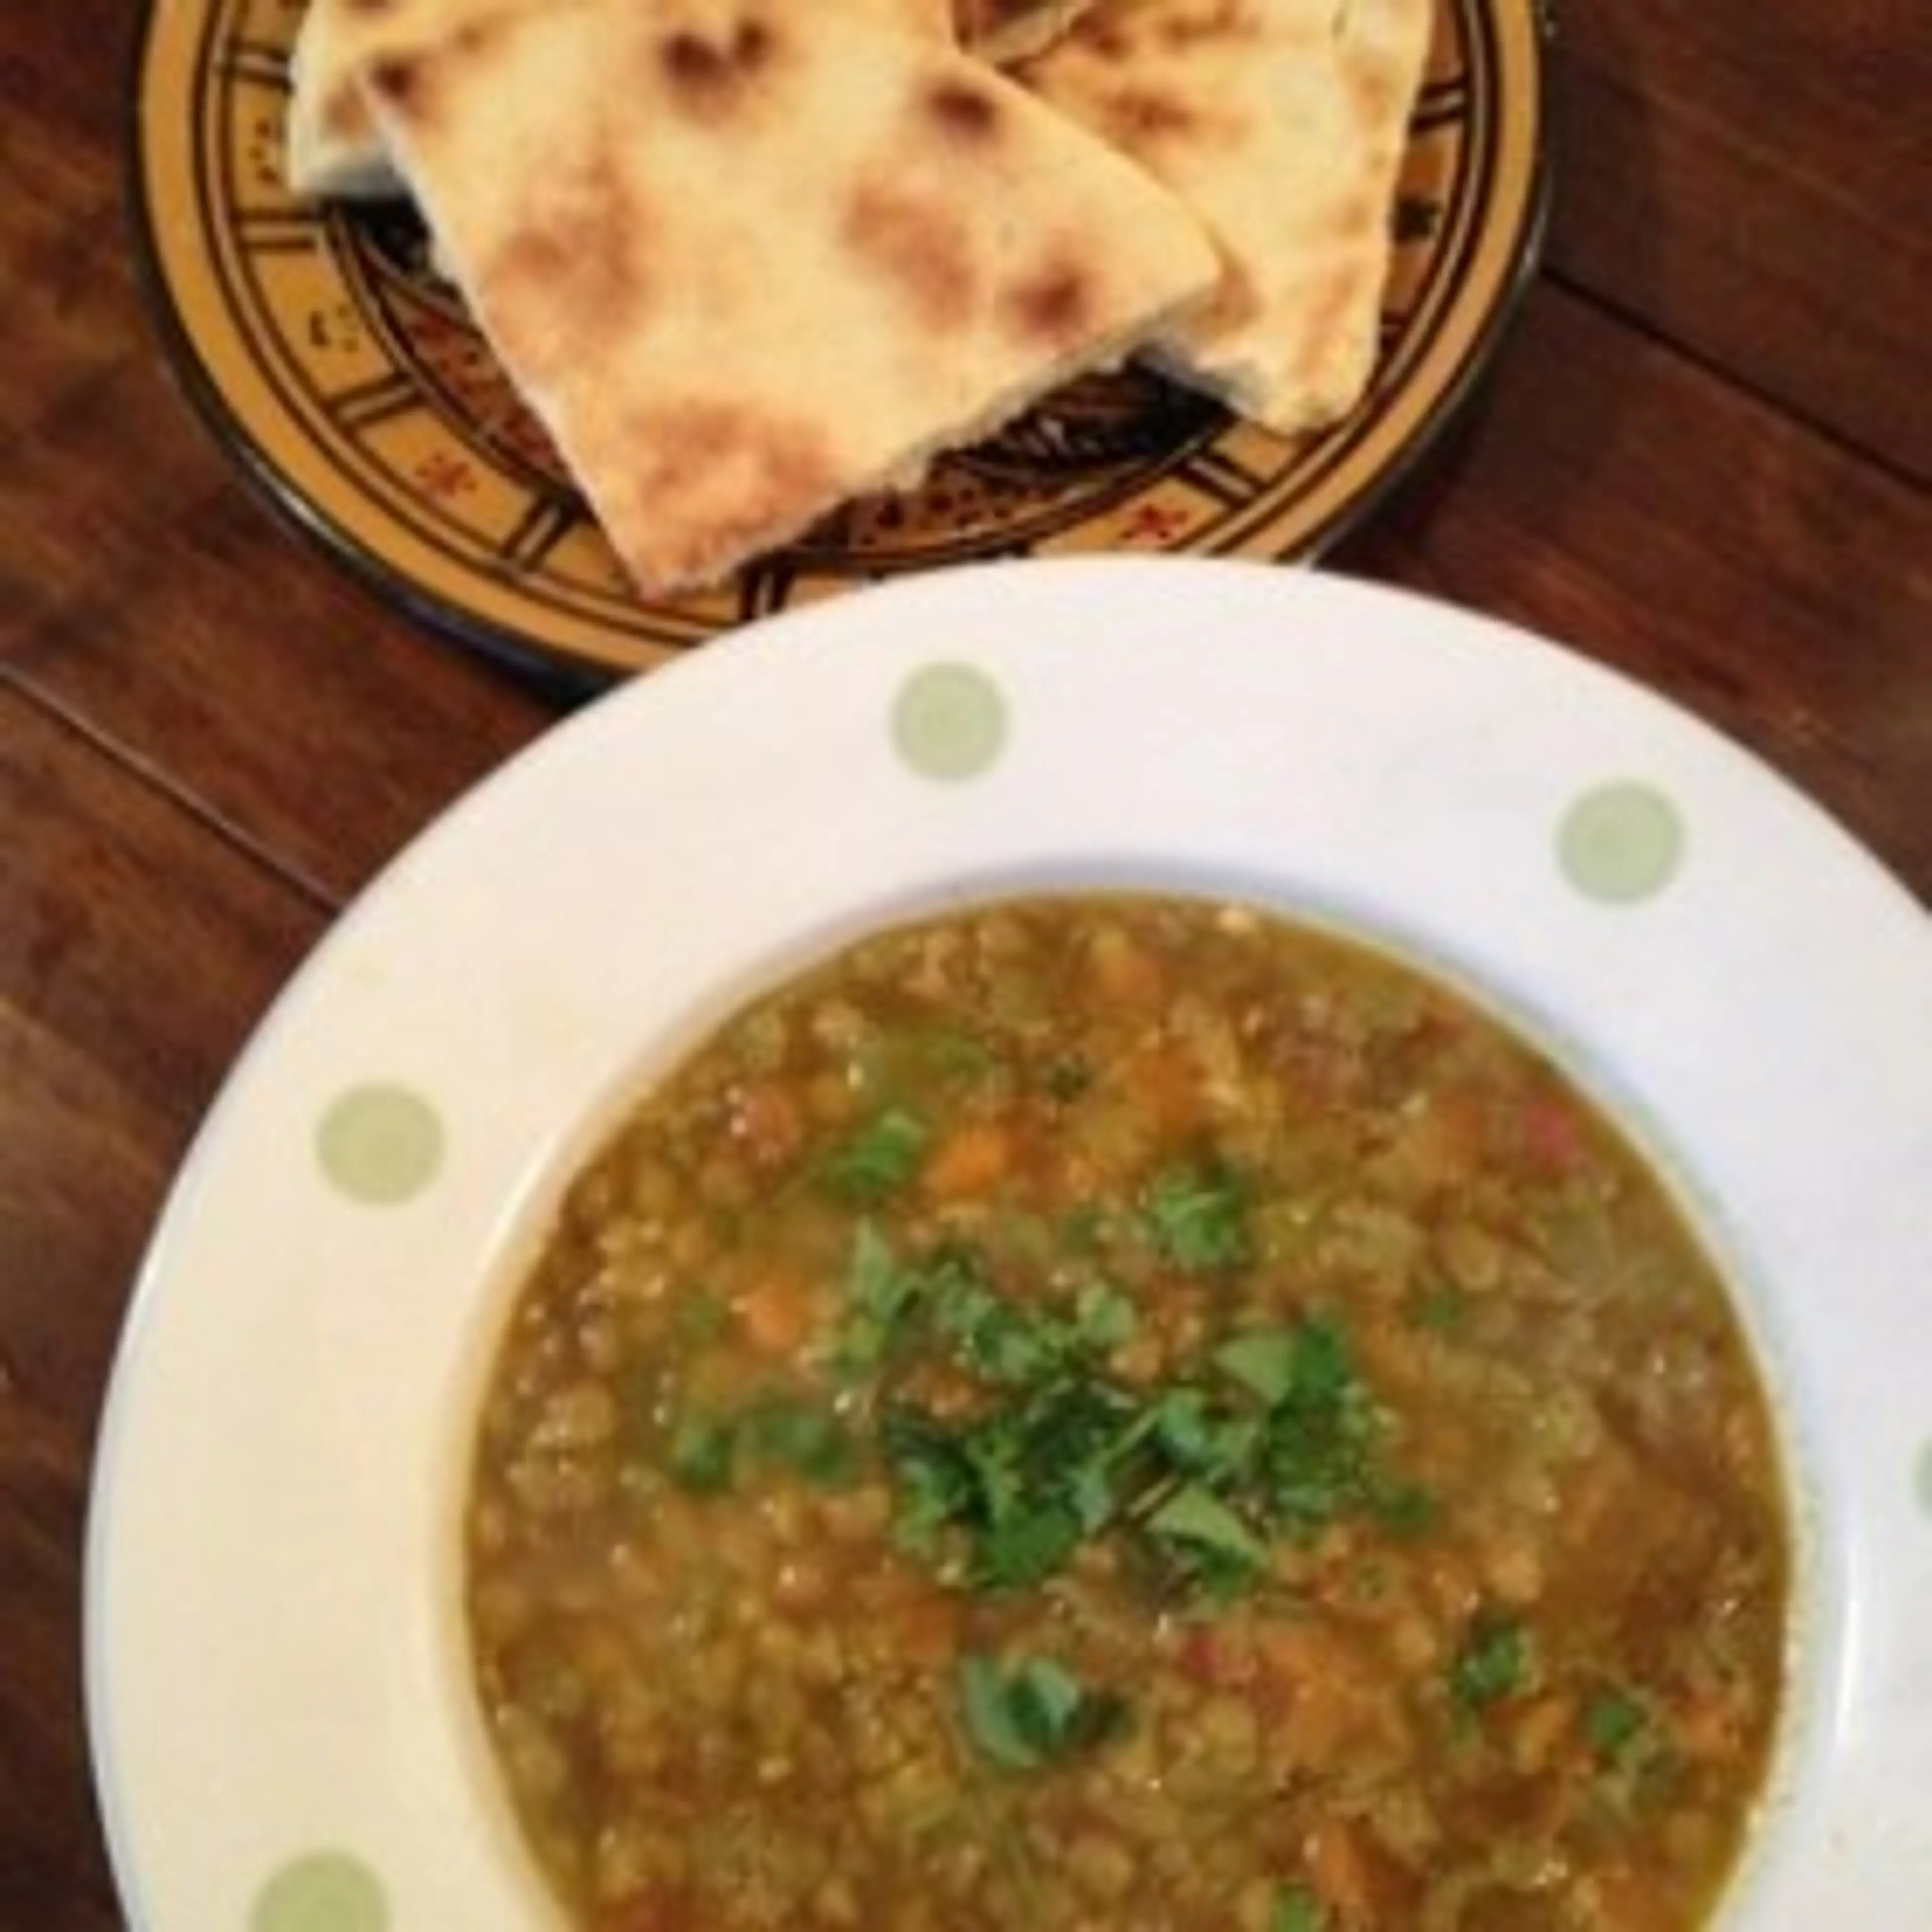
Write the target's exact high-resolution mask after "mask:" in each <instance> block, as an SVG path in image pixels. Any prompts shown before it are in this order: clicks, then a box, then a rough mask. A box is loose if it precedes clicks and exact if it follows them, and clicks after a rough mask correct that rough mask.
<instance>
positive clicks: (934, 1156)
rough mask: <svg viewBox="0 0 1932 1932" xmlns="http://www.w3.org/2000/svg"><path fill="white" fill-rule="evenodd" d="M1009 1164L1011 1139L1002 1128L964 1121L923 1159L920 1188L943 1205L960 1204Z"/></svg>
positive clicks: (989, 1184)
mask: <svg viewBox="0 0 1932 1932" xmlns="http://www.w3.org/2000/svg"><path fill="white" fill-rule="evenodd" d="M1012 1166H1013V1136H1012V1135H1011V1134H1010V1133H1008V1132H1007V1130H1006V1129H1005V1128H1004V1127H1001V1126H999V1125H998V1124H997V1123H995V1122H994V1121H967V1122H966V1123H965V1124H964V1125H963V1126H962V1127H956V1128H955V1129H954V1130H953V1132H952V1133H950V1134H948V1135H947V1137H946V1138H945V1139H944V1140H943V1141H941V1142H940V1143H939V1145H938V1146H937V1147H936V1148H934V1149H933V1151H932V1153H931V1154H929V1156H928V1157H927V1158H926V1165H925V1166H924V1167H923V1168H922V1169H921V1170H920V1172H919V1184H920V1186H921V1187H923V1188H924V1189H925V1190H926V1192H927V1193H929V1194H932V1195H936V1196H938V1197H939V1199H941V1200H943V1201H957V1200H962V1199H965V1198H966V1197H968V1196H971V1195H974V1194H980V1193H984V1192H985V1190H986V1189H988V1188H989V1187H992V1185H993V1184H994V1183H995V1182H996V1181H999V1180H1000V1179H1001V1178H1003V1177H1004V1175H1006V1174H1007V1173H1008V1172H1010V1170H1011V1169H1012Z"/></svg>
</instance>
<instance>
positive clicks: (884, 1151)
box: [819, 1107, 931, 1208]
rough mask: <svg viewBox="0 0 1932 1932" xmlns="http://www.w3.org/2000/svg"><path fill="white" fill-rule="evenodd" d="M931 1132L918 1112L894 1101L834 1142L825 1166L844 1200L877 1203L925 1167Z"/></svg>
mask: <svg viewBox="0 0 1932 1932" xmlns="http://www.w3.org/2000/svg"><path fill="white" fill-rule="evenodd" d="M930 1138H931V1136H930V1135H929V1133H928V1130H927V1128H926V1123H925V1122H924V1121H922V1120H920V1119H919V1117H918V1116H917V1115H915V1114H910V1113H908V1112H907V1111H906V1110H905V1109H904V1108H903V1107H888V1108H886V1109H885V1110H884V1111H883V1112H881V1113H877V1114H874V1115H873V1116H872V1118H871V1119H870V1120H869V1121H866V1122H865V1124H864V1125H863V1126H862V1127H859V1128H858V1129H857V1130H856V1131H855V1132H853V1133H852V1134H850V1136H847V1139H845V1140H844V1142H841V1144H840V1145H838V1147H837V1148H834V1149H833V1150H832V1152H831V1153H830V1154H829V1155H827V1156H826V1159H825V1160H824V1163H823V1165H822V1166H821V1167H820V1170H819V1172H820V1177H821V1178H822V1179H823V1181H824V1184H825V1185H826V1187H829V1189H830V1190H832V1193H834V1194H835V1195H837V1196H838V1198H839V1199H840V1200H841V1201H844V1202H847V1203H848V1204H849V1205H851V1206H853V1207H856V1208H869V1207H874V1206H876V1205H877V1204H878V1203H879V1202H881V1201H883V1200H886V1199H889V1197H890V1196H892V1195H894V1194H895V1193H898V1190H900V1189H901V1187H904V1186H905V1184H906V1183H907V1181H910V1180H911V1179H912V1178H913V1175H915V1174H916V1173H917V1172H919V1163H920V1162H921V1160H923V1159H924V1157H925V1154H926V1142H927V1141H928V1140H929V1139H930Z"/></svg>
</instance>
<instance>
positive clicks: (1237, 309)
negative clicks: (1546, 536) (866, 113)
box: [1016, 0, 1432, 436]
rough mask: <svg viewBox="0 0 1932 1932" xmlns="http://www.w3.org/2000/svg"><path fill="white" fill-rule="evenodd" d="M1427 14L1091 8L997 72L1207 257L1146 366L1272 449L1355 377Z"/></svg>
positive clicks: (1374, 303)
mask: <svg viewBox="0 0 1932 1932" xmlns="http://www.w3.org/2000/svg"><path fill="white" fill-rule="evenodd" d="M1431 26H1432V8H1431V5H1430V0H1100V4H1099V5H1097V6H1095V7H1094V8H1093V10H1091V12H1089V13H1087V14H1085V16H1084V17H1082V19H1081V20H1079V21H1078V22H1077V23H1076V24H1075V25H1074V26H1073V29H1072V31H1070V33H1069V34H1067V36H1066V37H1065V38H1064V39H1063V40H1061V41H1060V42H1059V43H1058V44H1057V45H1055V46H1054V47H1052V48H1051V49H1049V51H1048V52H1046V54H1045V55H1043V56H1042V57H1041V58H1040V59H1038V60H1037V61H1034V62H1031V63H1029V64H1028V65H1025V66H1024V67H1022V68H1019V69H1018V70H1016V72H1017V74H1018V75H1019V78H1020V79H1021V80H1022V81H1023V82H1024V83H1025V85H1026V86H1028V87H1030V88H1031V89H1034V91H1035V92H1037V93H1038V94H1039V95H1040V98H1042V99H1043V100H1044V101H1049V102H1051V103H1052V104H1053V105H1054V106H1055V107H1058V108H1060V109H1061V110H1064V112H1065V113H1068V114H1070V115H1073V116H1074V117H1076V118H1078V119H1079V121H1082V123H1083V124H1085V125H1086V126H1088V127H1091V128H1092V129H1094V130H1095V131H1096V132H1097V133H1100V134H1101V135H1102V136H1104V137H1105V138H1106V139H1108V140H1109V141H1110V142H1113V143H1115V145H1118V147H1119V148H1121V150H1122V151H1124V152H1125V153H1127V154H1131V155H1133V157H1135V158H1136V160H1139V161H1140V162H1141V163H1142V164H1143V165H1144V166H1146V167H1147V168H1148V169H1149V170H1150V171H1151V172H1153V173H1154V174H1156V175H1158V176H1159V177H1160V178H1161V179H1162V180H1163V181H1166V183H1167V184H1168V185H1169V187H1172V188H1173V189H1174V190H1175V192H1176V193H1178V194H1179V195H1180V196H1181V197H1182V198H1183V199H1184V200H1186V201H1187V203H1188V205H1190V207H1192V208H1194V209H1195V210H1196V212H1197V213H1198V214H1199V215H1200V216H1201V217H1202V220H1204V221H1205V223H1207V225H1208V228H1209V229H1210V230H1211V232H1212V233H1213V234H1214V237H1215V239H1216V241H1217V243H1218V244H1219V245H1220V248H1221V251H1222V253H1223V258H1224V260H1225V263H1226V277H1225V279H1224V281H1223V287H1222V289H1221V292H1220V295H1219V296H1218V297H1217V299H1216V300H1215V301H1214V302H1212V303H1211V304H1210V305H1207V306H1206V307H1205V308H1201V309H1198V310H1196V311H1194V312H1193V313H1192V314H1190V315H1189V316H1188V317H1186V318H1185V319H1184V320H1181V321H1180V322H1179V323H1177V324H1176V325H1175V326H1173V327H1172V328H1170V329H1166V330H1165V331H1163V332H1162V334H1161V335H1160V338H1158V340H1157V342H1156V343H1155V344H1154V345H1153V347H1152V349H1151V352H1150V356H1151V360H1153V361H1154V362H1156V363H1157V364H1158V365H1160V366H1162V367H1163V368H1166V369H1167V370H1169V371H1170V372H1171V373H1172V374H1175V375H1177V376H1178V377H1181V379H1183V380H1186V381H1188V382H1190V383H1195V384H1196V385H1198V386H1202V387H1204V388H1206V389H1210V390H1211V391H1213V392H1214V393H1216V394H1217V395H1220V396H1222V397H1223V398H1226V401H1228V402H1229V404H1231V405H1232V407H1234V408H1235V410H1238V411H1239V412H1240V413H1241V414H1242V415H1244V416H1249V417H1251V418H1253V419H1255V420H1256V421H1257V422H1261V423H1263V424H1265V425H1267V426H1268V427H1269V428H1272V429H1274V430H1277V431H1280V433H1282V434H1284V435H1291V436H1292V435H1295V434H1300V433H1301V432H1304V431H1308V430H1310V429H1313V428H1318V427H1319V426H1320V425H1323V424H1325V423H1328V422H1334V420H1335V419H1337V418H1338V417H1340V416H1344V415H1346V413H1348V412H1349V410H1351V409H1352V408H1353V407H1355V404H1356V403H1357V402H1358V401H1359V400H1360V398H1361V395H1362V394H1363V392H1364V389H1366V388H1367V385H1368V383H1369V380H1370V376H1371V374H1373V369H1374V366H1375V360H1376V349H1377V332H1378V328H1379V308H1380V304H1381V299H1382V292H1383V290H1384V288H1385V285H1386V284H1387V281H1388V270H1389V264H1390V261H1391V254H1392V252H1393V242H1392V233H1391V228H1392V208H1393V203H1394V197H1395V192H1396V183H1397V172H1398V170H1399V169H1400V164H1401V160H1402V157H1403V148H1404V145H1405V143H1406V137H1407V130H1408V124H1409V115H1410V114H1411V113H1412V110H1413V107H1414V105H1415V98H1416V95H1417V93H1418V90H1419V89H1420V87H1421V80H1422V74H1423V68H1424V62H1425V61H1426V59H1427V53H1428V47H1429V40H1430V29H1431Z"/></svg>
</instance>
